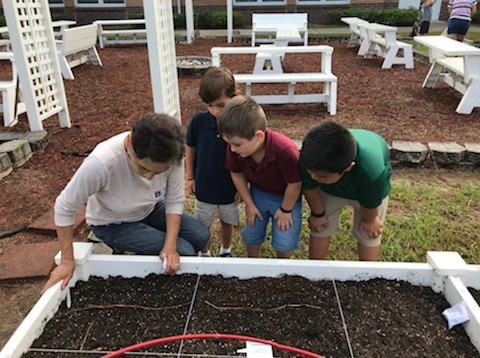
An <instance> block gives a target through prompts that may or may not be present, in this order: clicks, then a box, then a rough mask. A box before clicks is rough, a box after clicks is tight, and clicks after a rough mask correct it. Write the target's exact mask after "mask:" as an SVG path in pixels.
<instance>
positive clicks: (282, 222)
mask: <svg viewBox="0 0 480 358" xmlns="http://www.w3.org/2000/svg"><path fill="white" fill-rule="evenodd" d="M273 217H274V218H275V220H277V228H278V229H279V230H280V231H281V232H285V231H287V230H288V229H290V228H291V227H293V218H292V213H284V212H283V211H282V210H280V209H278V210H277V211H276V212H275V215H274V216H273Z"/></svg>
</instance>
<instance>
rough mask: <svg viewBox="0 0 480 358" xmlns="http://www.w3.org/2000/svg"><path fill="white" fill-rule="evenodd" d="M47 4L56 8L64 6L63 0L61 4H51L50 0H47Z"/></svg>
mask: <svg viewBox="0 0 480 358" xmlns="http://www.w3.org/2000/svg"><path fill="white" fill-rule="evenodd" d="M48 6H49V7H56V8H59V7H65V0H62V3H61V4H51V3H50V2H48Z"/></svg>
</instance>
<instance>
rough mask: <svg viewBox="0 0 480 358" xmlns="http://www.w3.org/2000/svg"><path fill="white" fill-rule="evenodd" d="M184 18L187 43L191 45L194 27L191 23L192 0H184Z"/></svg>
mask: <svg viewBox="0 0 480 358" xmlns="http://www.w3.org/2000/svg"><path fill="white" fill-rule="evenodd" d="M185 18H186V27H187V43H188V44H191V43H192V42H193V39H194V38H195V25H194V22H193V0H185Z"/></svg>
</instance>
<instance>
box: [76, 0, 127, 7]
mask: <svg viewBox="0 0 480 358" xmlns="http://www.w3.org/2000/svg"><path fill="white" fill-rule="evenodd" d="M75 5H76V6H78V7H82V6H84V7H87V6H99V7H100V6H102V7H121V6H125V0H75Z"/></svg>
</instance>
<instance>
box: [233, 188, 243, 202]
mask: <svg viewBox="0 0 480 358" xmlns="http://www.w3.org/2000/svg"><path fill="white" fill-rule="evenodd" d="M233 200H234V201H235V203H237V204H240V203H241V202H242V201H243V199H242V196H241V195H240V193H239V192H238V191H237V192H236V193H235V196H234V198H233Z"/></svg>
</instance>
